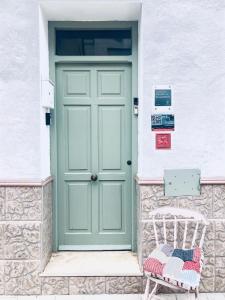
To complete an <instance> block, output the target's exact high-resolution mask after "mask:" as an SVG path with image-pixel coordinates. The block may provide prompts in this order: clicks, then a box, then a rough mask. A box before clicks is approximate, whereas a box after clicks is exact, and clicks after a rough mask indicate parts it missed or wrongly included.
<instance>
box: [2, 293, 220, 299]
mask: <svg viewBox="0 0 225 300" xmlns="http://www.w3.org/2000/svg"><path fill="white" fill-rule="evenodd" d="M142 298H143V296H142V295H81V296H37V297H36V296H18V297H17V296H0V300H142ZM160 299H161V300H194V299H195V298H194V295H193V294H192V295H189V296H188V295H184V294H183V295H160ZM199 300H225V294H200V296H199Z"/></svg>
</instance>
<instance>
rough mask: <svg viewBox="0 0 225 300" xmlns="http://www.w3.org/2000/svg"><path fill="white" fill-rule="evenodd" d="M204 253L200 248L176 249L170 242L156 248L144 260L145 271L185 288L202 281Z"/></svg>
mask: <svg viewBox="0 0 225 300" xmlns="http://www.w3.org/2000/svg"><path fill="white" fill-rule="evenodd" d="M202 261H203V253H202V251H201V249H200V248H198V247H197V248H194V249H189V250H183V249H178V248H176V249H174V248H173V247H172V246H170V245H168V244H161V245H159V246H158V247H157V248H155V249H154V250H153V251H152V253H151V254H150V255H149V257H148V258H147V259H146V260H145V262H144V271H145V273H146V274H150V275H151V276H153V277H156V278H158V279H162V280H164V281H167V282H169V283H171V284H173V285H176V286H180V287H183V288H185V289H195V288H196V287H198V286H199V283H200V272H201V268H202Z"/></svg>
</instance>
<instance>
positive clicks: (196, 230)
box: [191, 222, 199, 248]
mask: <svg viewBox="0 0 225 300" xmlns="http://www.w3.org/2000/svg"><path fill="white" fill-rule="evenodd" d="M198 225H199V222H197V223H196V225H195V231H194V235H193V239H192V243H191V248H193V247H194V245H195V240H196V237H197V232H198Z"/></svg>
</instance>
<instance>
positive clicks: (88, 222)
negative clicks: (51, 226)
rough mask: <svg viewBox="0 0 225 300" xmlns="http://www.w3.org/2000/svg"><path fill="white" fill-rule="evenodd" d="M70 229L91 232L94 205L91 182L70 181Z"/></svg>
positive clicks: (68, 196) (68, 187)
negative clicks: (92, 202)
mask: <svg viewBox="0 0 225 300" xmlns="http://www.w3.org/2000/svg"><path fill="white" fill-rule="evenodd" d="M67 189H68V195H67V199H68V212H69V214H68V216H69V219H68V223H67V224H68V231H73V232H74V231H76V232H77V233H82V232H85V233H87V232H89V233H90V232H91V230H92V213H91V212H92V207H91V206H92V205H91V184H90V182H76V183H68V184H67Z"/></svg>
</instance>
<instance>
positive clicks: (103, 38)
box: [56, 29, 132, 56]
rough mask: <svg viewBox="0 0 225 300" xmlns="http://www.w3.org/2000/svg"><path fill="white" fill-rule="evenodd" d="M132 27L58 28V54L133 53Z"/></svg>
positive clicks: (96, 54)
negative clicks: (103, 28)
mask: <svg viewBox="0 0 225 300" xmlns="http://www.w3.org/2000/svg"><path fill="white" fill-rule="evenodd" d="M131 54H132V38H131V30H130V29H121V30H119V29H105V30H102V29H101V30H96V29H95V30H69V29H67V30H65V29H58V30H56V55H63V56H68V55H75V56H76V55H78V56H89V55H90V56H98V55H99V56H104V55H106V56H108V55H131Z"/></svg>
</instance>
